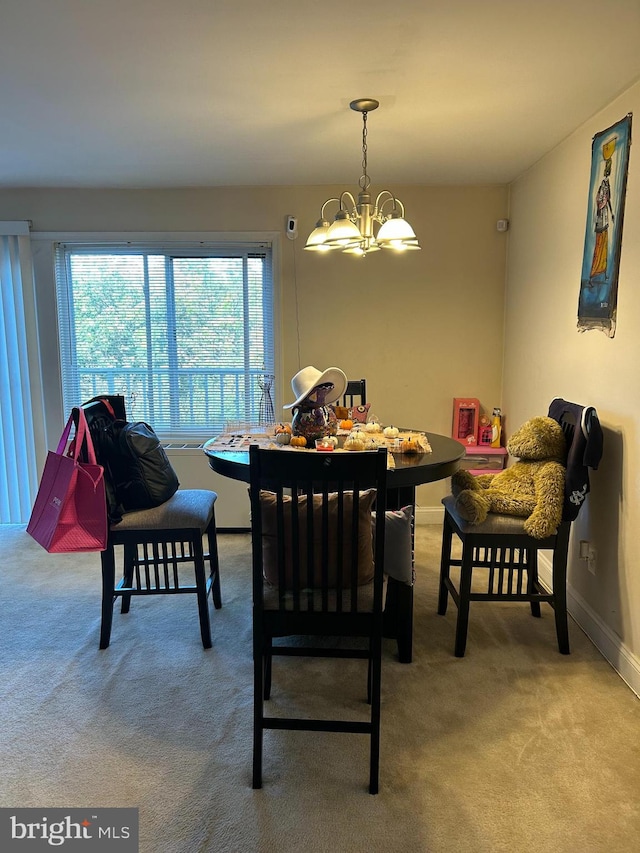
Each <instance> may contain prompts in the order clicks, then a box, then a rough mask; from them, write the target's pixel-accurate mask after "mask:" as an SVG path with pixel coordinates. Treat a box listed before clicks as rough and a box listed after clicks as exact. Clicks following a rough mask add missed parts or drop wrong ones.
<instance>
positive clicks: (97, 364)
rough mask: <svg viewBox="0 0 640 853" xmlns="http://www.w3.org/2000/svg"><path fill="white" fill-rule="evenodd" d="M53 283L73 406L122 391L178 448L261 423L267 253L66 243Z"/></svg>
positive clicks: (257, 247) (267, 328) (266, 369)
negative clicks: (232, 427) (229, 428)
mask: <svg viewBox="0 0 640 853" xmlns="http://www.w3.org/2000/svg"><path fill="white" fill-rule="evenodd" d="M56 286H57V305H58V325H59V336H60V357H61V371H62V386H63V401H64V407H65V410H69V409H70V408H71V407H72V406H76V405H78V404H79V403H82V402H84V401H85V400H87V399H90V398H91V397H93V396H96V395H98V394H101V393H109V394H123V395H124V396H125V398H126V406H127V414H128V417H129V419H130V420H134V419H135V420H144V421H147V422H148V423H150V424H152V426H153V427H154V429H155V430H156V432H157V433H158V434H159V435H160V436H161V437H163V438H165V439H178V440H180V439H182V440H184V439H185V438H191V439H193V438H196V439H197V438H201V437H209V436H211V435H212V434H214V433H215V432H216V431H219V430H221V429H224V427H225V426H226V425H227V424H228V423H229V422H230V421H234V422H238V421H240V422H244V423H247V424H257V423H259V422H260V420H261V417H262V415H263V413H264V393H265V391H264V388H265V385H267V384H268V385H269V386H271V385H272V383H273V373H274V332H273V329H274V326H273V275H272V263H271V247H270V246H269V245H265V244H251V245H247V244H243V245H242V246H238V245H228V246H220V245H214V244H210V245H207V244H205V243H198V244H196V245H188V244H184V243H183V244H166V243H165V244H158V245H141V244H140V245H137V244H135V243H126V244H118V245H115V244H91V245H90V244H83V243H60V244H58V245H57V247H56ZM271 393H273V389H272V391H271Z"/></svg>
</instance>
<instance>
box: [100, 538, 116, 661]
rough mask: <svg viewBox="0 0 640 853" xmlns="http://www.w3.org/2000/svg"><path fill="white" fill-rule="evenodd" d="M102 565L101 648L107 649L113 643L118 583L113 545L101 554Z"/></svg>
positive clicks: (109, 545) (108, 545)
mask: <svg viewBox="0 0 640 853" xmlns="http://www.w3.org/2000/svg"><path fill="white" fill-rule="evenodd" d="M100 562H101V564H102V621H101V624H100V648H101V649H106V648H108V646H109V642H110V641H111V624H112V622H113V599H114V589H115V583H116V558H115V554H114V551H113V545H112V544H111V543H110V542H109V543H107V547H106V549H105V550H104V551H102V553H101V554H100Z"/></svg>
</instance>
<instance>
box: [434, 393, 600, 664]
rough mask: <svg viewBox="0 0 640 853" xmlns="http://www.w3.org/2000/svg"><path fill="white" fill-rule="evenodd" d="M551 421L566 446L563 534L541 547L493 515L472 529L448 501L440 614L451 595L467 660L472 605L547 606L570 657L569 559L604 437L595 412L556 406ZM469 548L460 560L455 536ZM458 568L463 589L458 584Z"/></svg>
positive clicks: (507, 519) (508, 519) (458, 648)
mask: <svg viewBox="0 0 640 853" xmlns="http://www.w3.org/2000/svg"><path fill="white" fill-rule="evenodd" d="M548 415H549V417H552V418H553V419H554V420H556V421H558V423H559V424H560V426H561V427H562V429H563V431H564V434H565V437H566V440H567V459H566V475H565V498H564V507H563V515H562V521H561V523H560V525H559V526H558V528H557V530H556V532H555V533H554V534H553V535H552V536H549V537H547V538H545V539H535V538H534V537H533V536H529V535H528V534H527V533H525V531H524V522H525V519H524V518H517V517H515V516H512V515H501V514H498V513H489V515H488V516H487V519H486V520H485V521H483V522H482V523H481V524H471V523H469V522H468V521H465V520H464V519H462V518H461V517H460V516H459V514H458V513H457V512H456V508H455V499H454V498H453V496H452V495H448V496H447V497H445V498H443V500H442V503H443V504H444V510H445V512H444V525H443V531H442V556H441V563H440V591H439V597H438V613H439V614H440V615H444V614H445V613H446V612H447V602H448V598H449V595H450V596H451V598H452V599H453V601H454V603H455V604H456V606H457V608H458V618H457V622H456V634H455V647H454V654H455V655H456V657H463V656H464V653H465V649H466V644H467V631H468V626H469V605H470V603H471V602H472V601H524V602H529V604H530V607H531V613H532V615H533V616H536V617H539V616H540V615H541V613H540V604H541V603H542V602H546V603H547V604H550V605H551V607H552V608H553V610H554V616H555V627H556V636H557V640H558V649H559V651H560V652H561V654H565V655H566V654H569V652H570V648H569V626H568V619H567V557H568V550H569V534H570V529H571V522H572V521H573V520H574V519H575V518H576V517H577V515H578V512H579V510H580V507H581V505H582V503H583V502H584V499H585V497H586V495H587V493H588V491H589V473H588V469H589V468H593V469H595V468H597V467H598V464H599V462H600V458H601V455H602V430H601V427H600V422H599V421H598V415H597V413H596V410H595V409H594V408H593V407H591V406H588V407H583V406H580V405H578V404H576V403H570V402H567V401H566V400H562V399H561V398H556V399H555V400H553V401H552V403H551V405H550V406H549V412H548ZM454 534H455V535H456V536H457V538H458V539H459V540H460V541H461V543H462V556H461V558H454V557H453V556H452V546H453V535H454ZM547 550H548V551H552V569H551V574H552V587H551V589H547V588H546V587H545V586H544V585H543V584H542V583H541V582H540V580H539V578H538V552H539V551H547ZM452 567H456V568H459V575H458V578H457V579H458V585H457V586H456V584H455V583H454V580H453V579H452V577H451V569H452ZM480 571H483V572H484V573H485V581H486V591H478V588H477V587H473V588H472V581H473V578H474V576H476V575H477V574H478V573H479V572H480Z"/></svg>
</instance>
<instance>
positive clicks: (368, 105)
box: [349, 98, 380, 113]
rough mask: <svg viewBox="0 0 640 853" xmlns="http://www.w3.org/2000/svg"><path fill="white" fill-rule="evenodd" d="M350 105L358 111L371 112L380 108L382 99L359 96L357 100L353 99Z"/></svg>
mask: <svg viewBox="0 0 640 853" xmlns="http://www.w3.org/2000/svg"><path fill="white" fill-rule="evenodd" d="M349 106H350V107H351V109H352V110H355V111H356V112H357V113H370V112H373V110H377V109H378V107H379V106H380V101H376V99H375V98H358V99H357V100H356V101H351V103H350V104H349Z"/></svg>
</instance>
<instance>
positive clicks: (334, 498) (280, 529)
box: [250, 446, 386, 613]
mask: <svg viewBox="0 0 640 853" xmlns="http://www.w3.org/2000/svg"><path fill="white" fill-rule="evenodd" d="M250 472H251V473H250V478H251V484H250V494H251V513H252V544H253V567H254V602H257V605H258V606H264V603H265V589H263V585H262V582H261V579H262V578H263V577H264V579H265V581H266V584H267V585H266V598H267V599H268V602H269V604H268V606H272V602H273V600H274V598H275V599H277V602H278V609H280V610H283V611H284V610H290V611H300V610H305V611H312V612H315V611H318V612H324V613H326V612H338V613H340V612H354V613H355V612H357V611H358V609H359V602H360V601H361V598H362V596H361V588H362V587H363V586H365V585H367V584H369V583H370V582H371V581H372V580H373V581H374V595H376V597H381V592H380V594H379V595H377V590H376V589H375V587H376V586H380V588H381V584H382V570H381V569H380V570H379V571H377V572H376V571H375V566H376V562H375V558H376V557H377V555H374V553H373V547H374V545H373V543H374V538H373V526H372V525H373V522H372V518H371V510H372V509H373V508H374V505H375V507H376V508H377V510H378V512H377V514H376V522H377V520H378V519H379V518H380V517H382V522H384V510H385V506H386V451H385V450H380V451H378V452H363V453H338V452H336V453H333V454H322V453H319V452H315V451H284V450H282V451H274V450H262V449H260V448H258V447H257V446H252V447H251V448H250ZM380 512H381V513H382V516H380ZM375 546H376V550H378V549H379V548H380V547H381V548H382V549H384V524H383V525H382V534H381V538H380V541H378V538H377V537H376V538H375ZM380 559H384V550H382V557H380ZM378 565H379V566H382V565H383V563H379V564H378ZM369 598H370V599H371V596H369Z"/></svg>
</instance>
